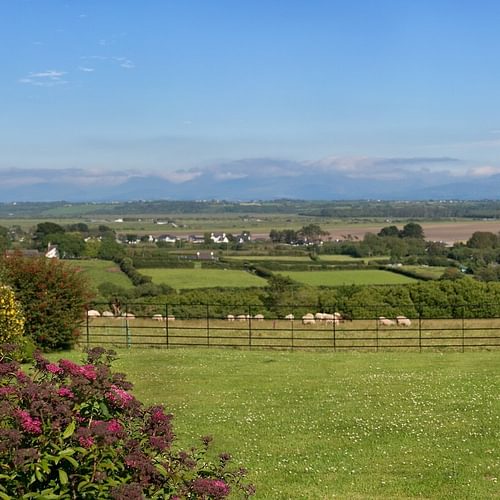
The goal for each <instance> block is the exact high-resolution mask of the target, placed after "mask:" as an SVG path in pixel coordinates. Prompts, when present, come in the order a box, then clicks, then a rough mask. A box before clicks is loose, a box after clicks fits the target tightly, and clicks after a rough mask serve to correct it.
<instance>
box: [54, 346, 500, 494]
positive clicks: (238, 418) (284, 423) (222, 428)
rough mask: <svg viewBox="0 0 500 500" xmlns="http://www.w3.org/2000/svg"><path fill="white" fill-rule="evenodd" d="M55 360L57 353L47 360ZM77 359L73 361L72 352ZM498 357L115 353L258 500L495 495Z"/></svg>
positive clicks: (181, 430) (185, 437)
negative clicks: (225, 455)
mask: <svg viewBox="0 0 500 500" xmlns="http://www.w3.org/2000/svg"><path fill="white" fill-rule="evenodd" d="M53 356H54V357H55V358H59V357H60V356H61V355H60V354H58V355H53ZM74 356H78V357H79V355H78V354H74ZM499 362H500V353H498V352H484V351H483V352H471V353H465V354H463V353H447V354H444V355H443V354H442V353H437V352H433V353H423V354H418V353H417V354H412V353H401V352H398V353H378V354H369V353H353V352H349V353H333V352H329V353H308V352H299V351H296V352H279V351H239V350H206V349H205V350H203V349H174V350H159V349H158V350H154V349H148V350H141V349H138V350H130V351H119V359H118V360H117V361H116V362H115V369H116V370H117V371H122V372H125V373H126V374H127V375H128V378H129V379H130V380H131V381H132V382H133V383H134V385H135V388H134V393H135V394H136V396H137V397H138V398H139V399H140V400H142V401H143V402H145V403H148V404H156V403H163V404H164V405H165V406H166V408H167V409H168V410H169V411H171V412H172V413H173V414H174V417H175V418H174V426H175V427H174V428H175V431H176V434H177V436H178V438H179V441H180V443H181V444H182V445H183V446H189V445H190V444H192V443H193V442H195V441H196V440H197V439H198V437H200V436H202V435H212V436H213V437H214V446H215V449H214V451H215V452H222V451H227V452H230V453H231V454H232V455H233V456H234V459H235V463H236V464H241V465H242V466H244V467H246V468H248V470H249V479H250V480H251V481H252V482H253V483H254V484H255V485H256V488H257V494H256V496H255V498H256V499H272V500H275V499H278V500H279V499H283V500H284V499H290V498H294V499H307V500H310V499H326V498H334V497H338V498H357V499H368V498H384V499H386V498H390V499H399V498H401V499H408V498H439V499H457V498H468V499H493V498H498V491H499V486H498V478H499V474H500V452H499V448H498V442H499V439H500V425H499V419H500V398H499V392H498V387H499V385H500V370H499Z"/></svg>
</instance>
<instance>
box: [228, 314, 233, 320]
mask: <svg viewBox="0 0 500 500" xmlns="http://www.w3.org/2000/svg"><path fill="white" fill-rule="evenodd" d="M226 319H227V320H228V321H234V314H228V315H227V316H226Z"/></svg>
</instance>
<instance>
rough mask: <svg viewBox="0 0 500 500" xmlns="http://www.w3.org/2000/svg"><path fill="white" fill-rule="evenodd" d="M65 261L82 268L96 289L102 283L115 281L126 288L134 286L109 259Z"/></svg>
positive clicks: (114, 282)
mask: <svg viewBox="0 0 500 500" xmlns="http://www.w3.org/2000/svg"><path fill="white" fill-rule="evenodd" d="M64 263H65V264H68V265H70V266H75V267H77V268H79V269H81V270H82V272H83V273H84V274H85V276H87V278H88V280H89V282H90V284H91V286H92V288H93V289H94V290H97V287H98V286H99V285H100V284H101V283H113V284H115V285H118V286H121V287H124V288H131V287H132V283H131V281H130V280H129V279H128V277H127V276H126V275H125V274H124V273H123V272H122V271H121V270H120V268H119V267H118V265H117V264H115V263H114V262H110V261H108V260H65V261H64Z"/></svg>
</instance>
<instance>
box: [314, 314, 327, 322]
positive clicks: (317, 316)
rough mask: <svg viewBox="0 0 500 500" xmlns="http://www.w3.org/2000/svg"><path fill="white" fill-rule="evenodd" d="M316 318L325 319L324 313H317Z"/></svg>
mask: <svg viewBox="0 0 500 500" xmlns="http://www.w3.org/2000/svg"><path fill="white" fill-rule="evenodd" d="M314 318H315V319H317V320H318V321H323V320H324V319H325V315H324V313H316V314H315V315H314Z"/></svg>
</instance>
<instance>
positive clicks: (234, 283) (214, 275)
mask: <svg viewBox="0 0 500 500" xmlns="http://www.w3.org/2000/svg"><path fill="white" fill-rule="evenodd" d="M140 272H141V273H142V274H145V275H147V276H151V277H152V278H153V282H154V283H158V284H159V283H166V284H167V285H170V286H171V287H173V288H176V289H178V290H179V289H182V288H207V287H219V286H220V287H241V288H245V287H251V286H265V285H266V284H267V282H266V280H265V279H263V278H259V277H258V276H255V275H253V274H250V273H247V272H246V271H237V270H232V269H227V270H224V269H201V268H200V269H164V268H158V269H141V270H140Z"/></svg>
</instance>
